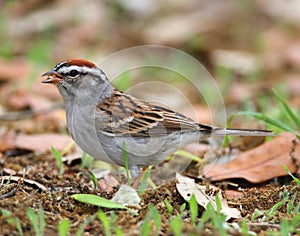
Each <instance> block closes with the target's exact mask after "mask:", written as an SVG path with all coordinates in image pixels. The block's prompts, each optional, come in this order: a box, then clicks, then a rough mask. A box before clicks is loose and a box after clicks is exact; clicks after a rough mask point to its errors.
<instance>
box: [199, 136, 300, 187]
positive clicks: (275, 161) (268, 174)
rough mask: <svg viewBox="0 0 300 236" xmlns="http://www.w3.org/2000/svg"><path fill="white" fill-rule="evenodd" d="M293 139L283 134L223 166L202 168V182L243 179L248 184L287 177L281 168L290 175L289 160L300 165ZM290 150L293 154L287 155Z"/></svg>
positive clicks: (298, 148)
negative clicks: (203, 176)
mask: <svg viewBox="0 0 300 236" xmlns="http://www.w3.org/2000/svg"><path fill="white" fill-rule="evenodd" d="M293 140H297V138H296V137H295V135H293V134H291V133H288V132H285V133H282V134H281V135H280V136H279V137H277V138H274V139H273V140H271V141H269V142H267V143H264V144H263V145H260V146H259V147H257V148H254V149H252V150H249V151H245V152H242V153H240V154H239V155H238V156H237V157H236V158H235V159H234V160H232V161H230V162H228V163H226V164H207V165H204V166H203V173H204V175H205V177H206V178H208V179H210V180H212V181H218V180H224V179H231V178H244V179H246V180H248V181H249V182H252V183H261V182H264V181H266V180H269V179H272V178H275V177H279V176H284V175H287V173H286V172H285V171H284V169H283V168H282V167H281V164H284V165H286V166H287V167H288V169H289V170H290V171H291V172H292V173H294V172H296V171H297V166H296V163H295V161H294V160H293V158H292V156H294V157H295V158H298V159H297V160H298V161H300V143H299V142H297V143H296V144H293ZM292 149H293V150H294V152H293V155H291V151H292Z"/></svg>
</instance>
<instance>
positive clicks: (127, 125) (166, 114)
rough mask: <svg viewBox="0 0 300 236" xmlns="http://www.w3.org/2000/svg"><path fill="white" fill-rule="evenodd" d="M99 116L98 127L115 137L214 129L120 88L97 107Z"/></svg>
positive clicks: (209, 130) (159, 134)
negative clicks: (154, 104) (124, 91)
mask: <svg viewBox="0 0 300 236" xmlns="http://www.w3.org/2000/svg"><path fill="white" fill-rule="evenodd" d="M96 116H97V117H98V118H99V120H100V122H99V123H100V124H97V125H98V127H99V130H101V131H104V132H106V133H109V134H110V135H116V136H119V135H121V136H123V135H131V136H148V135H149V134H151V135H157V136H161V135H166V134H170V133H172V132H182V131H188V130H190V131H195V130H206V131H207V132H211V130H212V128H211V127H210V126H205V125H203V126H201V125H199V124H198V123H197V122H195V121H193V120H192V119H190V118H188V117H186V116H184V115H182V114H180V113H177V112H174V111H172V110H170V109H167V108H163V107H159V106H153V105H151V104H149V103H147V102H144V101H141V100H139V99H137V98H134V97H132V96H130V95H128V94H125V93H123V92H121V91H118V90H115V91H114V92H113V94H112V96H110V97H108V98H106V99H104V100H103V101H102V102H101V103H100V104H99V105H98V106H97V110H96Z"/></svg>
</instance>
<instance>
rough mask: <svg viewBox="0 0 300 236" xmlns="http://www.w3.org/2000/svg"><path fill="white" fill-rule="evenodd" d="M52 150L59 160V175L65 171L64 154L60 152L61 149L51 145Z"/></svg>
mask: <svg viewBox="0 0 300 236" xmlns="http://www.w3.org/2000/svg"><path fill="white" fill-rule="evenodd" d="M51 151H52V153H53V155H54V157H55V159H56V161H57V166H58V169H59V175H62V174H63V173H64V167H63V161H62V156H61V154H60V153H59V151H58V150H57V149H56V148H55V147H51Z"/></svg>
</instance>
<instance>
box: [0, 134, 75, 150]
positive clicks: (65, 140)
mask: <svg viewBox="0 0 300 236" xmlns="http://www.w3.org/2000/svg"><path fill="white" fill-rule="evenodd" d="M71 142H72V139H71V137H70V136H67V135H62V134H35V135H27V134H19V135H9V136H5V137H1V138H0V148H1V149H0V151H2V152H3V151H7V150H9V149H13V148H20V149H25V150H31V151H39V152H46V151H49V150H50V148H51V147H52V146H53V147H55V148H56V149H57V150H59V151H61V150H63V149H64V148H65V147H66V146H68V144H70V143H71Z"/></svg>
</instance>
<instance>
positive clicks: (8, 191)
mask: <svg viewBox="0 0 300 236" xmlns="http://www.w3.org/2000/svg"><path fill="white" fill-rule="evenodd" d="M1 169H2V170H3V172H5V171H8V170H11V171H12V170H13V171H15V172H16V173H15V175H14V176H21V177H24V178H25V179H28V180H32V181H36V182H38V183H40V184H42V185H44V186H45V187H46V188H47V189H48V191H46V192H45V191H42V190H41V189H40V188H39V187H38V186H36V185H35V184H32V183H29V182H26V181H17V182H16V181H13V180H11V181H10V182H9V183H8V182H7V180H6V181H3V183H2V184H1V188H0V197H1V200H0V208H1V209H5V210H8V211H10V212H11V213H12V215H11V216H12V217H18V218H19V219H20V220H21V226H22V230H23V232H24V233H25V234H26V235H29V234H33V233H34V231H33V227H32V225H31V222H30V221H29V219H28V217H27V216H26V211H27V209H28V208H33V209H35V210H38V209H39V207H40V206H41V207H43V209H44V213H45V219H46V234H48V235H55V234H57V229H58V223H59V221H60V220H61V219H63V218H68V219H69V220H70V222H71V226H72V227H71V232H72V233H75V232H76V230H77V229H78V228H79V226H80V225H81V224H82V223H83V222H84V221H85V220H86V219H87V218H88V217H90V216H93V217H95V218H96V217H97V212H98V210H99V208H98V207H95V206H91V205H87V204H83V203H79V202H77V201H75V200H74V199H73V198H72V197H71V195H73V194H77V193H92V194H97V195H98V196H102V197H105V198H107V199H111V198H112V196H113V194H114V192H115V191H117V188H115V189H114V190H113V191H112V192H111V193H107V192H104V191H101V190H93V189H92V185H91V181H90V178H89V175H88V171H87V170H83V169H82V168H81V165H80V163H77V164H75V165H73V166H65V173H64V174H63V175H62V176H59V174H58V170H57V164H56V160H55V159H54V158H53V157H52V155H50V154H49V155H37V154H33V153H29V154H26V155H22V156H10V157H8V156H5V155H4V156H2V158H1ZM23 170H26V175H24V176H23V175H20V174H18V172H19V173H21V171H23ZM3 174H5V173H3ZM299 190H300V188H299V187H297V186H294V185H283V186H278V184H277V186H276V185H275V184H270V185H265V186H263V187H261V188H259V187H254V188H244V189H243V190H242V191H240V192H241V193H242V197H230V198H229V199H228V200H229V204H230V206H231V207H236V208H238V209H240V210H241V213H242V216H243V217H244V218H247V219H250V218H251V215H252V213H253V212H254V210H255V209H256V208H258V209H261V210H268V209H270V208H271V207H273V206H274V204H275V203H277V202H278V201H279V200H280V199H281V196H282V194H284V192H285V191H288V192H290V194H291V195H293V194H294V193H296V192H297V191H298V192H299ZM141 198H142V202H141V204H140V208H139V209H138V215H133V214H131V213H130V212H128V211H123V210H118V211H114V213H113V214H115V215H116V220H115V224H116V225H117V226H118V227H119V228H120V229H121V230H122V231H123V232H124V233H125V234H128V235H138V234H139V232H140V226H141V224H142V221H143V219H144V218H145V216H146V214H147V212H148V209H149V206H150V205H153V206H154V207H155V208H156V209H157V210H158V211H159V213H160V215H161V219H162V227H161V230H160V234H162V235H164V234H168V230H169V218H170V217H171V216H170V213H169V212H168V210H167V208H166V206H165V203H164V200H165V199H167V200H168V201H169V202H170V204H171V205H172V206H173V213H172V214H173V215H176V214H178V213H179V212H180V206H181V205H182V204H183V203H184V202H185V201H184V199H183V198H182V197H181V196H180V194H179V193H178V191H177V189H176V182H175V180H173V181H169V182H167V183H165V184H163V185H161V186H160V187H158V188H157V189H148V190H146V191H145V192H144V193H143V194H142V195H141ZM299 201H300V199H299V196H298V197H297V198H296V200H295V202H299ZM187 209H188V204H187ZM103 211H105V212H106V214H107V215H108V216H109V217H111V216H112V211H111V210H109V209H103ZM200 215H201V211H200V212H199V216H200ZM189 217H190V216H189V211H188V210H187V211H186V214H184V216H183V222H184V226H183V231H184V232H190V233H192V232H195V229H194V228H193V227H192V225H191V223H190V218H189ZM281 217H287V213H286V207H281V208H279V209H278V213H277V217H276V218H274V220H273V222H274V223H278V220H279V219H280V218H281ZM271 220H272V219H271ZM0 225H1V233H2V234H3V235H14V234H17V230H16V227H15V226H13V225H10V224H9V223H7V218H6V217H5V216H3V215H2V216H1V217H0ZM153 227H154V226H153ZM84 231H86V232H89V233H90V234H99V233H103V232H104V231H103V226H102V224H101V222H100V221H99V220H92V221H91V222H90V223H89V224H88V225H87V226H86V227H85V229H84ZM207 232H210V231H206V232H203V233H207ZM198 233H199V232H198ZM210 233H212V232H210Z"/></svg>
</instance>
